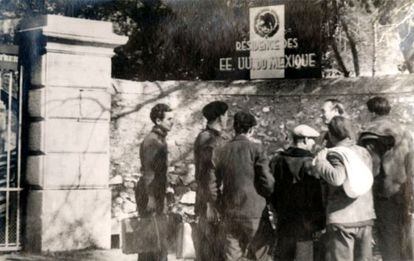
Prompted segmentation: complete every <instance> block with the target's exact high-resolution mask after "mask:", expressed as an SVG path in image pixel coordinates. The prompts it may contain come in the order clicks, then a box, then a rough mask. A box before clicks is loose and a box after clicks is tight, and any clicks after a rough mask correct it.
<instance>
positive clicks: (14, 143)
mask: <svg viewBox="0 0 414 261" xmlns="http://www.w3.org/2000/svg"><path fill="white" fill-rule="evenodd" d="M17 64H18V63H17V47H16V46H0V88H1V93H0V251H15V250H20V248H21V243H20V242H21V239H20V238H21V211H20V207H21V191H22V188H21V182H20V178H21V177H20V173H21V168H20V166H21V156H20V155H21V142H20V141H21V124H22V92H21V88H20V86H22V76H21V75H22V73H19V70H18V67H17ZM20 71H22V69H21V70H20Z"/></svg>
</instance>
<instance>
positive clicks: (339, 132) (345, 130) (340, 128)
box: [328, 116, 353, 140]
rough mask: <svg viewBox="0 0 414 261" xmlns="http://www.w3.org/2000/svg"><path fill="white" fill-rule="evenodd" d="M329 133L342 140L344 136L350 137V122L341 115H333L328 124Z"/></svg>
mask: <svg viewBox="0 0 414 261" xmlns="http://www.w3.org/2000/svg"><path fill="white" fill-rule="evenodd" d="M328 130H329V133H330V134H331V135H332V136H333V137H335V138H337V139H338V140H343V139H345V138H352V131H353V130H352V126H351V122H350V121H349V120H347V119H345V118H344V117H342V116H335V117H333V118H332V120H331V121H330V122H329V124H328Z"/></svg>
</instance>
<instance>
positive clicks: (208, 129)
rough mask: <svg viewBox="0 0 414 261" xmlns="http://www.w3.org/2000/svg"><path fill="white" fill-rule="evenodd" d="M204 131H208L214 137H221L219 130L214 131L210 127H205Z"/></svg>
mask: <svg viewBox="0 0 414 261" xmlns="http://www.w3.org/2000/svg"><path fill="white" fill-rule="evenodd" d="M206 130H207V131H210V132H211V133H213V134H214V135H216V136H221V131H219V130H216V129H214V128H211V127H210V126H208V125H207V126H206Z"/></svg>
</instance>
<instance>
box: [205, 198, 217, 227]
mask: <svg viewBox="0 0 414 261" xmlns="http://www.w3.org/2000/svg"><path fill="white" fill-rule="evenodd" d="M206 218H207V221H208V222H214V223H216V222H218V221H219V214H218V212H217V210H216V208H215V207H214V206H213V204H212V203H207V211H206Z"/></svg>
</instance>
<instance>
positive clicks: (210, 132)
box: [194, 101, 228, 261]
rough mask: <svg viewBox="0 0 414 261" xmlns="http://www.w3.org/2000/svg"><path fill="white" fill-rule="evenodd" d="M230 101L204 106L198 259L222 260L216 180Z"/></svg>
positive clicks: (198, 149)
mask: <svg viewBox="0 0 414 261" xmlns="http://www.w3.org/2000/svg"><path fill="white" fill-rule="evenodd" d="M227 109H228V105H227V104H226V103H225V102H222V101H214V102H211V103H209V104H207V105H206V106H204V108H203V110H202V113H203V116H204V118H205V119H206V120H207V126H206V128H205V129H204V130H202V131H201V132H200V134H198V136H197V138H196V140H195V143H194V161H195V167H196V181H197V196H196V205H195V212H196V215H197V216H198V218H199V220H198V226H197V237H198V240H197V260H199V261H210V260H215V261H220V260H223V258H224V256H223V253H222V252H223V251H222V249H223V241H222V240H221V237H220V235H221V233H220V230H219V225H218V221H219V216H218V210H217V197H218V187H217V180H216V160H217V159H216V158H217V157H216V155H217V150H218V149H219V148H220V147H222V146H223V144H224V142H225V139H224V138H223V135H222V131H223V129H225V128H226V126H227V118H228V117H227Z"/></svg>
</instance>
